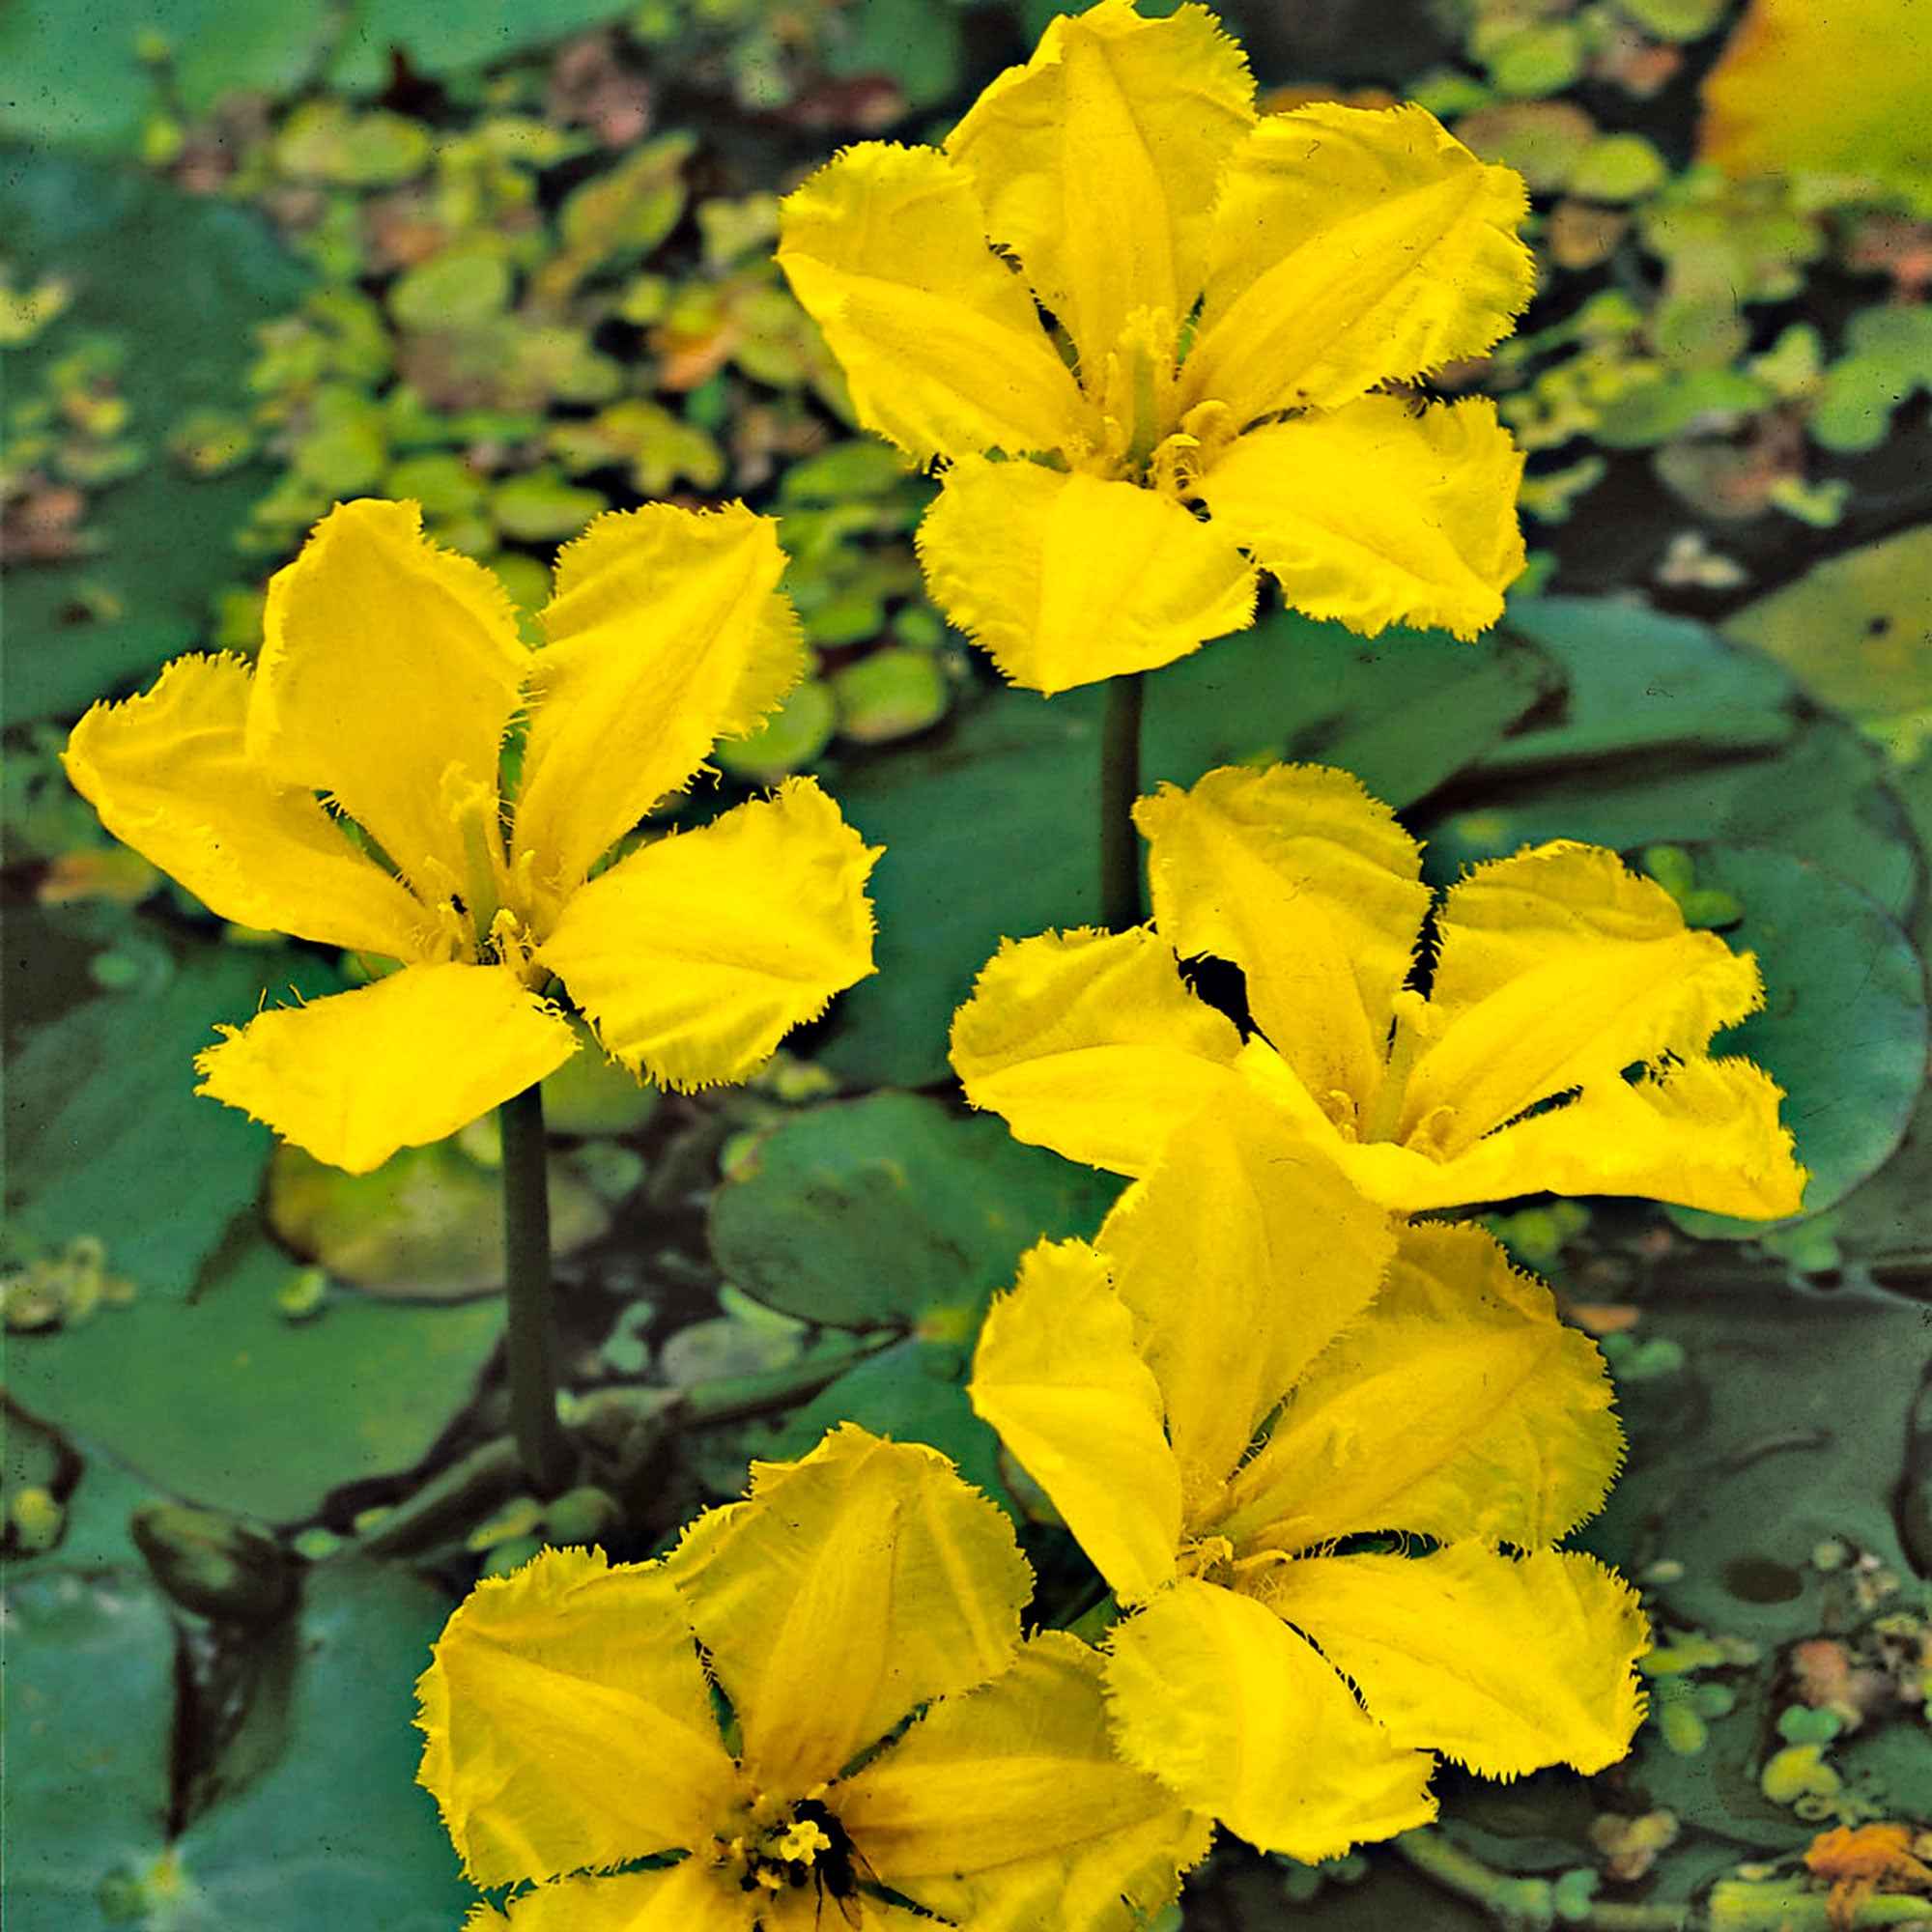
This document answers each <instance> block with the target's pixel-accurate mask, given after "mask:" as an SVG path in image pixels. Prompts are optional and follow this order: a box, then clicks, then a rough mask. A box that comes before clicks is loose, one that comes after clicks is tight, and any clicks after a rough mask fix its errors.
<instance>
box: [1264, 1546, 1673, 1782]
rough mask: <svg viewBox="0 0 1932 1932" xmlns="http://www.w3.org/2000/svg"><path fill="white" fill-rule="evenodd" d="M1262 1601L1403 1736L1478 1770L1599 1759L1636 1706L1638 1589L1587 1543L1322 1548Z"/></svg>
mask: <svg viewBox="0 0 1932 1932" xmlns="http://www.w3.org/2000/svg"><path fill="white" fill-rule="evenodd" d="M1267 1601H1268V1604H1269V1605H1270V1606H1271V1607H1272V1608H1273V1609H1274V1610H1276V1611H1277V1612H1278V1613H1279V1614H1280V1615H1281V1616H1283V1617H1285V1618H1287V1619H1288V1621H1289V1622H1290V1623H1292V1624H1293V1625H1294V1627H1295V1628H1296V1629H1297V1630H1304V1631H1306V1632H1307V1633H1308V1634H1309V1636H1310V1637H1311V1638H1313V1639H1314V1641H1315V1642H1316V1643H1318V1644H1320V1645H1321V1649H1322V1651H1323V1652H1324V1654H1325V1655H1326V1656H1327V1657H1328V1658H1329V1659H1330V1660H1331V1661H1332V1662H1334V1664H1335V1665H1336V1667H1337V1668H1338V1669H1341V1670H1345V1671H1347V1672H1348V1674H1349V1675H1350V1677H1352V1678H1353V1679H1354V1680H1355V1682H1356V1683H1357V1684H1358V1685H1359V1686H1360V1687H1361V1690H1362V1695H1363V1697H1364V1698H1365V1699H1366V1700H1367V1702H1368V1707H1369V1710H1370V1711H1371V1712H1372V1713H1373V1714H1374V1715H1375V1717H1376V1718H1378V1719H1379V1720H1380V1721H1381V1722H1382V1723H1384V1724H1386V1725H1387V1726H1388V1728H1389V1730H1390V1732H1391V1733H1392V1734H1393V1735H1394V1736H1395V1738H1396V1739H1398V1740H1399V1741H1400V1742H1401V1743H1403V1744H1406V1745H1416V1746H1422V1747H1427V1748H1428V1749H1431V1750H1437V1751H1441V1752H1442V1753H1444V1755H1446V1756H1448V1757H1452V1758H1454V1759H1455V1760H1456V1761H1457V1762H1458V1763H1459V1764H1464V1765H1467V1766H1468V1768H1469V1769H1470V1770H1471V1771H1474V1772H1479V1773H1481V1774H1482V1775H1483V1776H1486V1777H1515V1776H1520V1775H1522V1774H1523V1773H1526V1772H1532V1771H1539V1770H1541V1769H1542V1768H1543V1767H1544V1766H1545V1765H1549V1764H1567V1765H1572V1766H1574V1767H1575V1768H1576V1769H1577V1770H1578V1771H1581V1772H1586V1773H1587V1772H1597V1771H1602V1770H1604V1769H1605V1766H1607V1765H1612V1764H1615V1763H1616V1761H1617V1760H1618V1759H1619V1758H1620V1757H1622V1756H1623V1755H1624V1753H1625V1752H1626V1751H1627V1750H1629V1749H1630V1744H1631V1739H1632V1738H1633V1737H1634V1735H1635V1733H1636V1727H1637V1724H1638V1722H1639V1720H1640V1719H1642V1717H1643V1697H1642V1694H1641V1693H1640V1692H1639V1690H1638V1689H1637V1685H1636V1677H1635V1664H1636V1660H1637V1659H1638V1658H1639V1657H1641V1656H1642V1655H1643V1654H1644V1653H1645V1652H1646V1651H1647V1650H1648V1649H1649V1648H1650V1633H1649V1630H1648V1628H1647V1627H1646V1625H1645V1623H1644V1617H1643V1611H1642V1609H1641V1608H1640V1607H1639V1605H1638V1604H1637V1597H1636V1592H1635V1591H1634V1590H1633V1589H1632V1588H1631V1586H1630V1585H1629V1584H1628V1583H1626V1582H1625V1581H1624V1579H1623V1578H1622V1577H1619V1576H1618V1575H1617V1574H1616V1572H1615V1571H1613V1570H1607V1569H1605V1567H1604V1565H1603V1564H1601V1563H1599V1562H1598V1561H1597V1559H1596V1558H1595V1557H1594V1556H1584V1555H1581V1554H1577V1553H1574V1552H1567V1551H1563V1552H1559V1551H1557V1550H1554V1549H1539V1550H1537V1551H1535V1552H1534V1553H1532V1554H1531V1555H1528V1556H1524V1557H1521V1558H1513V1557H1508V1556H1502V1555H1499V1554H1498V1553H1497V1552H1496V1551H1495V1550H1493V1549H1491V1548H1488V1547H1487V1546H1485V1545H1482V1544H1477V1543H1452V1544H1450V1545H1449V1546H1448V1547H1447V1548H1443V1549H1439V1550H1437V1551H1436V1552H1435V1554H1434V1555H1431V1556H1419V1557H1407V1556H1322V1557H1311V1558H1305V1559H1303V1560H1301V1561H1299V1562H1294V1563H1290V1564H1287V1565H1285V1566H1284V1567H1282V1568H1281V1569H1279V1570H1276V1571H1274V1572H1271V1573H1270V1576H1269V1579H1268V1596H1267Z"/></svg>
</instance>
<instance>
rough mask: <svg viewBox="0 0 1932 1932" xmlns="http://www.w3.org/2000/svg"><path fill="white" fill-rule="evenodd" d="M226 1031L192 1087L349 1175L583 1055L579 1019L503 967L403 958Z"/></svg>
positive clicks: (451, 1128)
mask: <svg viewBox="0 0 1932 1932" xmlns="http://www.w3.org/2000/svg"><path fill="white" fill-rule="evenodd" d="M219 1031H220V1032H221V1033H222V1034H223V1035H224V1036H225V1037H224V1038H223V1039H222V1041H221V1043H220V1045H218V1046H211V1047H210V1048H209V1049H208V1050H207V1051H206V1052H205V1053H203V1054H202V1055H201V1056H200V1057H199V1058H198V1059H197V1060H196V1061H195V1068H196V1070H197V1071H198V1072H199V1073H200V1074H201V1076H202V1081H201V1085H200V1086H199V1087H198V1088H196V1089H195V1092H196V1093H198V1094H208V1095H209V1096H210V1097H211V1098H212V1099H215V1100H220V1101H222V1102H224V1103H225V1104H226V1105H228V1106H230V1107H240V1108H241V1111H242V1112H243V1113H245V1114H250V1115H252V1116H253V1117H254V1118H255V1119H256V1120H258V1121H261V1122H266V1123H267V1124H268V1125H269V1126H270V1127H272V1128H273V1129H274V1130H275V1132H276V1133H278V1134H279V1135H280V1136H281V1137H282V1139H283V1140H285V1141H293V1142H294V1143H295V1145H296V1146H297V1147H298V1148H301V1149H303V1150H305V1151H307V1152H309V1153H312V1154H313V1155H314V1156H315V1157H316V1159H317V1160H321V1161H327V1163H328V1164H329V1166H331V1167H340V1168H345V1169H347V1170H348V1172H349V1173H351V1174H367V1173H368V1172H369V1170H370V1169H371V1168H375V1167H380V1166H382V1164H383V1163H384V1161H385V1160H387V1159H388V1157H389V1156H390V1155H391V1154H392V1153H394V1152H395V1151H397V1150H398V1149H399V1148H406V1147H423V1146H425V1145H426V1144H427V1143H429V1142H430V1141H440V1140H441V1139H443V1138H444V1136H445V1135H448V1134H453V1133H455V1132H456V1130H457V1129H458V1128H459V1127H467V1126H468V1125H469V1122H471V1121H473V1120H475V1119H476V1118H477V1117H478V1116H479V1115H481V1114H487V1113H488V1112H489V1111H490V1109H491V1108H492V1107H496V1106H499V1105H501V1103H502V1102H503V1101H505V1100H507V1099H510V1098H511V1097H512V1096H513V1095H515V1094H521V1093H522V1092H523V1091H524V1089H525V1088H526V1087H532V1086H534V1085H535V1084H536V1083H537V1082H538V1081H539V1080H542V1079H544V1078H546V1077H547V1076H548V1075H550V1074H552V1073H554V1072H555V1071H556V1069H557V1068H558V1067H559V1066H561V1065H563V1063H564V1062H565V1061H566V1060H568V1059H569V1058H570V1056H571V1055H572V1054H573V1053H575V1052H576V1051H577V1036H576V1035H575V1034H574V1033H572V1032H571V1030H570V1023H569V1021H568V1020H566V1019H565V1018H564V1016H563V1015H562V1014H561V1013H560V1012H558V1011H557V1009H555V1008H554V1007H553V1006H550V1005H548V1004H547V1003H546V1002H545V1001H543V1000H541V999H539V998H538V997H537V996H536V994H534V993H532V992H529V991H526V989H525V987H523V986H522V985H521V984H519V983H518V980H517V979H516V976H515V975H514V974H513V973H511V972H510V971H509V970H508V969H507V968H506V967H502V966H463V965H446V966H406V967H404V968H403V970H402V971H401V972H400V973H392V974H391V975H390V976H389V977H388V978H387V979H386V980H377V981H376V982H375V984H374V985H370V986H359V987H357V988H356V989H355V991H354V992H353V993H336V994H333V995H331V996H330V997H329V998H328V999H326V1000H315V1001H312V1002H310V1004H309V1005H307V1006H305V1007H280V1008H270V1009H268V1010H267V1011H265V1012H260V1013H257V1014H256V1015H255V1017H254V1018H253V1019H252V1020H250V1021H249V1022H248V1024H247V1025H246V1026H245V1027H241V1028H239V1029H238V1028H236V1027H222V1028H221V1029H219Z"/></svg>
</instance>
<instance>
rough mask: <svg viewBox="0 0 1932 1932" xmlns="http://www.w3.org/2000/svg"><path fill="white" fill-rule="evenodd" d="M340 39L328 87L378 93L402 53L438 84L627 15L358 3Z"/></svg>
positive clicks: (600, 2)
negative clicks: (448, 78) (456, 75)
mask: <svg viewBox="0 0 1932 1932" xmlns="http://www.w3.org/2000/svg"><path fill="white" fill-rule="evenodd" d="M347 12H348V16H349V17H348V21H347V24H346V25H345V26H344V29H343V33H342V38H341V39H340V40H339V41H338V42H337V43H336V45H335V51H334V53H333V55H332V57H331V58H330V60H329V64H328V80H329V84H330V85H331V86H334V87H340V88H344V89H346V90H347V91H348V92H349V93H351V94H375V93H379V92H380V91H381V90H382V89H383V88H384V87H386V86H387V85H388V83H389V76H390V72H391V63H392V61H393V60H394V58H395V57H396V55H398V54H401V55H404V56H406V57H407V59H408V62H409V66H410V68H411V70H412V71H414V72H416V73H422V74H428V75H430V76H431V77H433V78H435V79H439V80H441V79H446V78H447V77H448V76H449V75H451V74H459V73H473V72H474V71H476V70H477V69H478V68H484V67H494V66H495V65H496V64H497V62H499V61H504V60H507V59H509V57H510V56H511V55H512V54H519V53H522V52H524V51H525V50H526V48H529V47H540V46H543V45H546V44H547V43H550V42H552V41H560V40H562V39H563V38H564V37H565V36H566V35H569V34H576V33H581V32H582V30H583V29H584V28H585V27H594V26H597V25H598V24H599V23H600V22H602V21H605V20H610V19H614V18H616V17H617V16H618V15H620V14H623V13H624V12H625V9H624V7H623V6H622V5H614V6H613V5H612V4H611V0H475V4H473V5H470V6H465V7H454V8H452V7H448V6H444V5H442V4H441V0H352V4H351V5H350V6H349V8H348V9H347Z"/></svg>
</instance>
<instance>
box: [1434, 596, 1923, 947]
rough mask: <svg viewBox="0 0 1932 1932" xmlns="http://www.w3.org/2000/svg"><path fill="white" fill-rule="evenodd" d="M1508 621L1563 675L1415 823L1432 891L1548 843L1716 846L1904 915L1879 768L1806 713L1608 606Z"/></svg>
mask: <svg viewBox="0 0 1932 1932" xmlns="http://www.w3.org/2000/svg"><path fill="white" fill-rule="evenodd" d="M1510 622H1511V624H1512V626H1513V627H1514V628H1517V629H1520V630H1521V631H1522V632H1523V633H1524V634H1525V635H1526V636H1527V637H1528V638H1529V639H1530V640H1531V641H1532V642H1533V643H1535V644H1536V645H1537V646H1538V647H1539V648H1541V649H1542V650H1544V651H1545V652H1547V653H1548V655H1549V656H1551V657H1553V658H1556V659H1558V660H1560V661H1561V662H1562V663H1563V665H1564V666H1565V668H1566V669H1567V670H1568V672H1569V675H1570V679H1571V685H1570V695H1569V698H1568V701H1567V703H1566V705H1565V706H1564V707H1563V708H1562V709H1561V711H1560V713H1559V715H1558V716H1556V717H1555V718H1554V719H1550V720H1548V722H1546V720H1545V717H1544V716H1543V714H1541V713H1539V714H1537V715H1536V716H1535V717H1534V718H1533V719H1532V721H1531V722H1530V724H1529V725H1527V726H1526V727H1525V728H1523V729H1521V730H1519V731H1517V732H1515V733H1513V734H1512V735H1511V736H1510V737H1509V738H1507V739H1505V740H1504V741H1503V743H1502V744H1501V745H1500V746H1498V747H1496V748H1495V749H1494V750H1493V751H1492V752H1490V753H1486V754H1485V755H1484V756H1483V758H1482V761H1481V763H1480V764H1479V765H1478V766H1477V767H1476V768H1475V769H1474V770H1473V771H1470V772H1468V773H1467V774H1465V775H1464V776H1463V779H1462V780H1461V781H1459V782H1458V784H1457V786H1456V788H1455V792H1454V795H1453V797H1451V798H1449V799H1448V800H1446V801H1444V802H1443V803H1444V805H1446V807H1447V809H1446V810H1440V809H1439V810H1437V811H1435V812H1434V813H1431V814H1429V815H1428V816H1427V817H1426V818H1425V819H1423V820H1421V821H1418V829H1419V830H1422V831H1424V832H1426V834H1427V836H1428V838H1429V850H1428V854H1427V858H1426V865H1427V867H1428V870H1429V874H1430V876H1431V877H1432V878H1435V879H1437V880H1440V881H1444V882H1446V881H1448V880H1451V879H1454V878H1455V877H1456V876H1457V874H1458V873H1459V872H1460V871H1461V870H1462V868H1463V867H1464V866H1465V865H1468V864H1471V863H1473V862H1475V861H1477V860H1481V859H1490V858H1496V857H1500V856H1502V855H1504V854H1507V853H1510V852H1514V851H1516V850H1518V849H1519V848H1520V846H1522V845H1525V844H1531V843H1535V842H1537V841H1540V840H1543V839H1547V838H1581V839H1587V840H1590V841H1592V842H1594V843H1597V844H1601V845H1610V846H1615V847H1617V848H1618V849H1619V850H1624V849H1630V848H1633V847H1637V846H1642V845H1649V844H1657V843H1671V844H1687V843H1696V842H1699V841H1703V840H1719V841H1722V842H1724V843H1726V844H1752V845H1776V846H1779V847H1781V848H1782V849H1784V850H1787V851H1790V852H1793V853H1795V854H1797V855H1798V856H1799V857H1801V858H1804V859H1809V860H1812V861H1813V862H1815V863H1816V864H1818V865H1820V866H1822V867H1825V868H1826V869H1827V870H1829V871H1833V872H1835V873H1837V874H1838V875H1839V876H1840V877H1841V878H1844V879H1846V880H1848V881H1850V883H1851V884H1853V885H1855V886H1858V887H1859V888H1861V890H1862V891H1864V892H1866V893H1868V894H1869V895H1871V896H1872V897H1873V898H1875V899H1877V900H1878V901H1879V903H1880V904H1881V905H1882V906H1883V907H1884V908H1885V909H1886V911H1887V912H1889V913H1890V914H1892V915H1893V916H1894V917H1901V916H1903V915H1904V914H1905V913H1906V912H1907V911H1908V909H1909V908H1910V907H1911V905H1912V903H1913V901H1914V898H1915V896H1916V895H1917V893H1918V884H1919V880H1920V876H1921V863H1920V860H1919V856H1918V840H1917V839H1916V838H1914V836H1913V834H1912V830H1911V827H1910V825H1909V824H1908V822H1907V820H1906V815H1905V811H1904V809H1903V807H1902V806H1901V804H1900V802H1899V800H1898V798H1897V797H1896V796H1895V795H1894V794H1893V792H1892V791H1891V789H1890V788H1889V784H1888V782H1887V780H1888V777H1889V774H1888V772H1887V769H1886V766H1885V763H1884V760H1883V759H1882V758H1881V756H1880V755H1879V753H1878V752H1877V751H1876V750H1875V749H1874V748H1873V747H1871V746H1870V745H1868V744H1867V743H1866V742H1865V741H1864V740H1863V739H1862V738H1861V736H1860V735H1859V734H1858V733H1857V732H1856V731H1854V730H1853V729H1852V728H1851V727H1850V726H1849V725H1844V724H1841V723H1840V722H1839V721H1838V720H1836V719H1834V718H1828V717H1820V716H1818V715H1816V714H1815V713H1812V712H1810V711H1808V710H1807V709H1806V707H1805V706H1804V703H1803V700H1802V698H1801V696H1800V695H1799V694H1798V691H1797V688H1796V686H1795V685H1794V684H1792V683H1791V682H1790V681H1789V680H1788V679H1782V680H1781V679H1780V676H1779V672H1778V669H1777V668H1776V666H1773V665H1769V664H1766V663H1765V662H1764V661H1763V660H1762V659H1761V658H1757V657H1754V656H1753V655H1752V654H1750V653H1749V652H1747V651H1742V650H1737V649H1734V648H1732V647H1730V646H1727V645H1726V644H1725V643H1724V642H1723V640H1722V639H1719V638H1718V637H1717V636H1716V634H1715V633H1713V632H1711V631H1709V630H1708V629H1706V628H1705V627H1703V626H1699V625H1694V624H1690V623H1687V622H1685V621H1683V620H1679V619H1672V618H1662V617H1659V616H1657V615H1656V614H1655V613H1653V612H1648V611H1644V610H1642V608H1641V607H1639V606H1634V605H1629V604H1623V603H1620V602H1618V601H1616V600H1613V599H1609V598H1602V599H1596V598H1589V599H1585V598H1538V599H1528V600H1524V601H1523V602H1522V603H1520V604H1517V605H1513V606H1512V607H1511V611H1510ZM1780 683H1781V684H1782V689H1781V690H1780Z"/></svg>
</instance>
